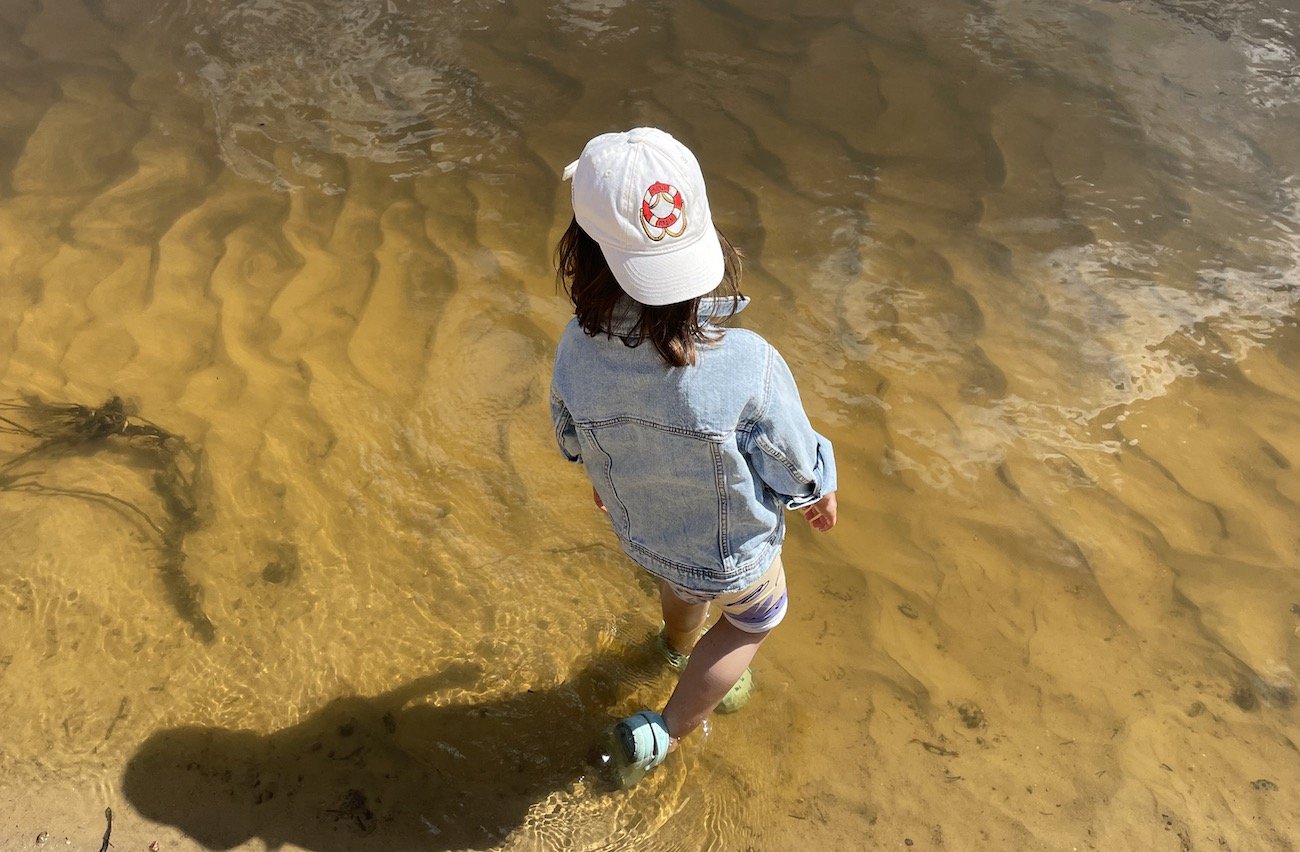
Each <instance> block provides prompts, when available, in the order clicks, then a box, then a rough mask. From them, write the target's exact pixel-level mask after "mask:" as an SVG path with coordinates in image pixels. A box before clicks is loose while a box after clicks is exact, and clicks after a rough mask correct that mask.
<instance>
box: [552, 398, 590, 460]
mask: <svg viewBox="0 0 1300 852" xmlns="http://www.w3.org/2000/svg"><path fill="white" fill-rule="evenodd" d="M551 423H552V424H554V426H555V442H556V443H557V444H559V445H560V452H561V453H563V454H564V457H565V458H566V459H568V460H569V461H571V462H580V461H582V445H581V444H579V443H578V430H577V428H575V427H574V425H573V416H572V415H570V414H569V409H568V408H567V407H566V406H565V404H564V400H563V399H561V398H560V395H559V394H558V393H556V392H555V388H554V387H552V388H551Z"/></svg>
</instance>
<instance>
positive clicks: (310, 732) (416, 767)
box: [123, 641, 662, 852]
mask: <svg viewBox="0 0 1300 852" xmlns="http://www.w3.org/2000/svg"><path fill="white" fill-rule="evenodd" d="M661 668H662V663H660V662H658V661H657V660H656V658H655V656H654V652H653V648H652V645H651V642H649V641H646V642H643V643H641V644H640V645H639V646H637V647H636V648H633V649H628V650H625V651H623V652H622V653H614V652H604V653H602V654H600V655H598V656H597V657H595V658H594V659H593V660H592V661H591V662H590V663H589V664H588V665H587V666H586V667H584V668H583V669H582V671H580V672H579V673H578V674H577V675H576V676H575V677H574V678H573V679H571V680H569V681H568V682H565V683H561V684H558V685H556V686H553V687H549V688H545V689H537V690H529V691H527V692H523V693H519V694H516V695H511V696H508V697H503V698H500V699H497V700H494V701H489V702H485V703H481V704H454V703H452V704H443V705H441V706H435V705H433V704H427V703H423V704H422V703H414V704H413V702H416V701H418V700H419V699H421V698H424V697H426V696H432V695H434V694H438V693H444V694H445V693H446V692H447V691H449V690H456V689H465V688H472V687H473V686H474V684H475V683H476V682H477V680H478V678H479V676H480V674H481V670H480V669H479V667H478V666H476V665H471V664H461V665H455V666H451V667H449V668H448V669H446V670H444V671H442V672H440V673H438V674H434V675H430V676H427V677H422V678H419V679H418V680H415V681H413V682H411V683H410V684H407V685H405V686H402V687H399V688H397V689H394V690H393V691H391V692H388V693H386V694H383V695H379V696H375V697H371V698H364V697H347V698H340V699H337V700H335V701H332V702H330V703H329V704H327V705H326V706H325V707H323V708H321V709H320V710H318V711H317V712H315V713H313V714H312V715H311V716H310V717H308V718H307V719H305V720H303V721H302V722H301V723H299V724H297V725H295V726H293V727H291V728H285V729H284V730H281V731H276V732H274V733H271V734H267V735H259V734H256V733H252V732H249V731H236V730H226V729H222V728H202V727H184V728H173V729H170V730H164V731H159V732H157V733H155V734H153V735H152V736H150V737H149V739H148V740H146V741H145V742H144V743H143V744H142V745H141V747H140V749H139V751H138V752H137V753H136V754H135V755H134V756H133V757H132V758H131V760H130V761H129V762H128V763H127V766H126V770H125V774H124V779H123V790H124V792H125V794H126V797H127V798H128V799H129V801H130V802H131V804H132V805H133V806H134V807H135V808H136V810H138V811H139V812H140V814H142V815H143V816H145V817H148V818H149V819H152V820H155V821H157V822H161V823H166V824H169V825H173V826H176V827H177V828H179V829H181V830H182V831H184V832H185V833H186V834H188V835H189V836H190V837H192V838H193V839H194V840H196V841H198V842H199V843H201V844H203V845H204V846H205V847H207V848H215V849H230V848H233V847H235V846H237V845H239V844H241V843H244V842H247V841H248V840H250V839H252V838H255V837H256V838H260V839H262V840H263V841H264V842H265V843H266V844H267V846H268V847H269V848H276V847H278V846H280V845H282V844H285V843H294V844H297V845H299V846H302V847H305V848H307V849H312V850H319V852H342V850H352V849H362V850H364V849H383V850H405V849H417V848H418V849H483V848H486V847H490V846H495V845H498V844H500V843H501V841H502V840H504V839H505V837H506V836H507V835H508V834H510V832H511V831H513V830H514V829H515V828H517V827H519V826H520V825H521V824H522V823H523V821H524V818H525V816H526V814H527V812H528V809H529V807H530V806H531V805H533V804H534V803H535V802H537V801H539V800H541V799H542V798H544V797H545V796H546V795H548V794H549V793H551V792H552V791H555V790H559V789H563V788H565V787H567V786H569V785H570V784H572V783H573V782H574V781H575V780H576V779H577V778H578V777H579V776H582V775H584V774H593V770H592V769H591V768H590V767H589V765H588V761H589V757H590V753H591V750H592V746H593V745H594V744H595V743H597V742H598V741H599V739H600V736H601V734H602V733H603V732H604V731H605V730H606V729H608V727H609V726H610V725H612V724H613V722H614V721H615V720H614V718H613V717H612V716H610V715H609V714H610V711H611V709H612V708H614V707H615V705H616V704H617V702H618V700H619V699H620V698H621V697H623V696H624V695H625V694H626V693H627V692H628V691H629V690H630V688H632V687H633V686H634V685H635V683H644V682H646V680H647V679H650V678H653V677H655V676H656V675H657V674H658V673H659V670H660V669H661ZM408 705H410V706H408Z"/></svg>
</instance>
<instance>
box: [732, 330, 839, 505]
mask: <svg viewBox="0 0 1300 852" xmlns="http://www.w3.org/2000/svg"><path fill="white" fill-rule="evenodd" d="M764 385H765V387H764V400H763V405H762V409H761V413H760V414H759V415H758V416H757V417H756V418H755V419H754V422H753V426H752V429H751V430H750V437H751V439H750V442H749V450H748V458H749V462H750V464H751V465H752V466H753V468H754V471H755V473H757V474H758V477H759V478H760V479H761V480H763V483H764V484H765V485H766V486H767V487H768V488H770V489H771V490H772V491H773V493H775V494H776V495H777V496H778V497H780V498H781V500H782V502H784V503H785V506H786V508H787V509H801V508H803V507H804V506H809V505H811V504H813V503H816V502H817V501H818V500H820V499H821V498H822V497H823V496H825V495H827V494H829V493H831V492H832V491H834V490H835V488H836V480H835V453H834V451H833V450H832V448H831V442H830V441H828V440H827V439H826V438H824V437H823V436H821V435H819V434H818V433H817V432H816V431H814V429H813V427H812V424H811V423H809V422H808V415H807V414H805V413H804V410H803V403H802V402H801V401H800V399H799V389H798V387H796V386H795V383H794V376H793V375H792V374H791V373H790V367H789V366H788V365H787V364H786V363H785V359H783V358H782V357H781V355H780V353H779V352H777V351H776V350H775V349H773V350H771V352H770V358H769V361H768V364H767V375H766V381H765V382H764Z"/></svg>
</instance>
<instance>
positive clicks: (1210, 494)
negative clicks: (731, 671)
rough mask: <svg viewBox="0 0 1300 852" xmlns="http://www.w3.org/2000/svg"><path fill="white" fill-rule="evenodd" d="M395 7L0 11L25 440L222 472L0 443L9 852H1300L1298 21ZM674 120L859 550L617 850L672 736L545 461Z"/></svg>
mask: <svg viewBox="0 0 1300 852" xmlns="http://www.w3.org/2000/svg"><path fill="white" fill-rule="evenodd" d="M372 6H374V4H364V3H355V2H350V0H329V2H324V3H316V4H295V3H288V2H286V3H278V4H266V3H257V2H234V0H231V2H223V3H217V2H212V0H171V1H170V2H167V3H164V4H146V3H134V2H113V0H109V2H103V3H100V2H95V3H84V4H83V3H80V2H76V0H52V2H48V3H45V4H42V5H40V6H39V8H38V6H37V4H29V3H20V2H12V3H6V4H3V5H0V163H2V164H3V168H2V169H0V399H10V400H19V399H22V398H24V397H39V398H41V399H44V400H47V401H60V402H76V403H84V404H87V405H98V404H100V403H103V402H104V401H105V400H107V399H109V398H111V397H113V396H115V395H116V396H121V397H123V398H125V399H126V400H127V401H128V402H129V403H130V405H131V406H133V408H132V410H133V411H134V412H135V416H136V417H137V418H145V419H147V420H148V421H150V422H152V423H154V424H157V425H158V427H159V428H161V429H165V430H167V431H169V432H171V433H174V434H176V435H179V436H183V438H184V440H185V441H187V442H188V443H189V445H191V446H193V447H194V448H196V449H198V450H201V453H202V463H201V464H200V465H199V466H198V468H197V469H196V471H195V472H194V475H193V476H192V477H188V474H187V478H185V479H184V482H185V483H186V488H185V489H181V490H177V488H176V487H174V485H172V486H169V485H168V482H171V481H172V480H169V479H168V478H167V475H168V471H169V470H171V469H170V468H168V467H167V462H166V460H165V459H162V458H161V457H160V456H159V455H157V454H156V453H153V452H152V451H149V450H148V449H147V448H145V449H142V448H141V446H140V445H139V444H140V442H139V440H138V439H137V440H136V441H135V444H133V443H132V442H131V441H128V440H126V439H124V438H122V437H120V436H119V437H113V438H108V439H104V440H102V441H99V442H92V443H89V444H84V445H80V446H77V447H72V448H68V447H53V448H49V447H46V448H43V449H40V450H39V451H38V452H35V453H32V454H30V455H27V456H23V455H21V454H23V453H24V452H27V451H30V450H32V449H33V448H34V447H36V446H38V445H39V441H37V440H35V439H33V438H32V437H31V436H24V435H21V434H13V433H12V432H11V433H0V465H4V467H2V468H0V540H2V541H3V543H4V546H3V548H0V685H2V686H3V690H2V691H0V717H2V718H3V719H4V720H5V721H4V725H3V729H4V734H3V736H2V737H0V848H4V849H8V848H28V847H29V846H31V845H32V844H33V843H34V841H35V838H36V837H37V835H38V833H40V832H46V831H48V832H49V833H50V842H52V843H53V844H54V845H56V846H64V845H65V844H64V842H63V841H64V838H67V839H68V840H69V841H70V843H71V845H72V846H74V847H75V848H98V844H99V843H100V841H101V838H102V836H103V832H104V820H103V816H102V814H103V810H104V808H105V807H106V806H107V807H112V808H113V810H114V813H115V817H116V818H115V823H114V828H113V841H114V845H115V847H116V848H118V849H143V848H145V847H146V846H147V845H148V844H149V842H150V841H152V840H155V839H157V840H159V841H160V843H161V844H162V848H164V849H168V848H170V849H194V848H215V849H228V848H248V849H259V848H263V847H269V848H281V847H283V848H303V849H311V850H350V849H375V850H381V849H382V850H401V849H415V848H420V849H431V848H432V849H438V848H446V849H460V848H475V849H483V848H496V847H501V848H508V849H520V850H523V849H541V848H555V849H632V848H638V849H640V848H648V849H690V850H695V849H701V848H715V849H746V848H753V849H763V850H768V849H770V850H783V849H795V848H798V849H841V848H896V847H901V846H903V845H904V844H906V845H909V846H911V847H913V848H923V849H934V848H953V849H1009V848H1014V849H1074V848H1079V849H1085V848H1091V849H1104V850H1109V849H1128V848H1134V849H1136V848H1142V849H1148V848H1150V849H1174V848H1181V849H1235V850H1254V849H1290V848H1293V845H1294V844H1296V843H1297V842H1298V841H1297V832H1298V831H1300V830H1298V829H1297V826H1300V796H1298V795H1297V791H1298V790H1300V760H1297V757H1298V755H1297V742H1300V724H1298V722H1297V708H1296V688H1297V686H1296V676H1295V669H1296V667H1297V666H1298V665H1300V640H1298V639H1297V627H1298V626H1300V575H1298V573H1297V571H1298V570H1300V509H1298V506H1300V474H1298V473H1297V469H1296V466H1297V465H1298V464H1300V426H1297V424H1298V423H1300V390H1297V388H1300V383H1298V382H1297V377H1298V376H1300V323H1298V322H1297V302H1298V301H1300V289H1298V288H1300V273H1298V272H1297V260H1298V259H1300V237H1298V236H1297V235H1298V234H1300V183H1298V182H1297V179H1296V177H1295V176H1296V175H1297V174H1298V173H1300V148H1298V147H1297V145H1296V143H1295V139H1296V138H1300V137H1298V136H1297V131H1300V83H1297V79H1296V67H1297V57H1296V49H1295V46H1294V45H1295V33H1297V32H1300V20H1298V19H1297V17H1298V16H1297V14H1296V13H1295V11H1294V10H1292V9H1291V8H1289V6H1287V4H1280V3H1279V4H1277V6H1276V7H1268V6H1263V5H1260V4H1250V3H1240V4H1222V3H1215V4H1210V3H1199V4H1196V3H1174V2H1149V3H1148V2H1136V3H1129V4H1122V5H1121V4H1113V3H1105V2H1100V0H1093V1H1092V2H1072V3H1066V4H1061V3H1045V2H1029V3H1023V2H1016V3H1009V2H996V0H994V2H984V3H975V2H969V3H963V2H957V1H956V0H943V2H937V0H936V2H926V3H923V4H913V5H911V6H908V5H906V4H904V5H903V6H898V5H897V4H884V3H846V2H842V0H763V2H755V3H745V4H736V5H727V4H714V3H695V2H688V3H679V4H661V3H646V4H632V3H625V2H622V0H558V1H557V2H551V3H547V4H515V7H511V6H509V5H506V4H498V3H494V2H489V0H472V1H471V0H466V2H463V3H453V4H432V5H431V7H430V4H415V3H406V2H402V3H397V2H395V3H391V4H387V5H386V6H384V7H383V10H382V11H377V10H378V9H379V7H378V6H374V8H372ZM640 123H652V124H657V125H659V126H663V127H665V128H667V129H669V130H670V131H672V132H674V133H675V134H676V135H678V136H679V137H680V138H682V139H683V140H685V141H687V142H688V144H690V145H691V146H692V147H693V148H694V149H695V150H696V151H697V153H698V154H699V156H700V159H701V160H702V162H703V164H704V167H705V172H706V175H707V176H708V177H709V181H710V193H711V196H712V201H713V208H714V210H715V215H716V217H717V220H718V223H719V225H720V226H721V227H722V228H724V229H725V230H726V231H727V232H728V234H729V235H730V236H731V237H732V239H733V240H734V241H735V242H737V243H738V244H739V245H741V246H743V247H744V248H745V249H746V250H747V254H748V270H747V278H746V289H747V291H748V292H749V293H750V294H751V295H753V296H754V297H755V304H754V306H753V308H752V309H751V310H750V311H747V312H746V314H745V322H746V324H747V325H749V326H750V327H753V328H755V329H757V330H758V331H760V332H761V333H763V334H765V335H766V336H768V337H769V338H770V339H771V340H773V341H774V342H775V343H777V345H778V346H779V347H780V348H781V349H782V350H783V352H785V353H786V355H787V358H788V360H789V361H790V362H791V365H792V367H793V369H794V372H795V374H796V376H797V377H798V379H799V381H800V384H801V388H802V390H803V395H804V399H805V403H806V405H807V407H808V409H809V411H810V413H811V414H812V417H813V419H814V421H815V422H817V423H818V424H819V426H821V427H822V431H824V432H825V433H826V434H827V435H829V436H830V437H831V438H832V440H833V441H834V442H835V445H836V448H837V455H838V457H839V463H840V469H841V494H840V500H841V525H840V526H839V527H838V528H837V529H836V530H835V531H834V533H832V534H831V535H829V536H825V537H816V538H814V537H813V536H812V535H811V534H810V533H809V532H808V531H807V530H806V529H802V528H796V529H793V530H792V533H791V536H790V541H789V544H788V546H787V549H786V562H787V565H788V566H789V568H790V582H791V588H792V601H793V603H792V610H791V615H790V617H789V619H788V620H787V622H786V624H785V625H783V626H782V627H781V628H780V630H779V631H778V632H777V633H775V634H774V635H773V637H772V639H771V640H770V641H769V642H768V643H767V644H766V645H765V646H764V650H763V653H762V654H761V655H760V657H759V661H758V663H757V678H758V681H759V689H758V692H757V696H756V699H755V701H754V702H753V704H752V705H751V706H750V707H749V708H747V709H746V710H745V712H743V713H742V714H739V715H737V716H734V717H727V718H722V719H719V720H717V721H716V722H715V724H714V725H713V730H712V732H711V734H710V735H709V736H708V737H707V738H696V740H695V741H693V742H690V743H688V744H687V747H686V748H685V749H684V750H683V753H682V754H681V755H680V756H678V757H674V758H673V759H672V760H671V761H670V762H669V763H668V764H667V765H666V766H665V767H663V768H662V769H660V770H658V771H657V772H656V773H655V774H654V775H652V776H651V777H650V778H649V779H647V781H646V782H645V783H643V784H642V785H641V786H639V787H637V788H636V789H634V790H632V791H629V792H625V793H619V794H613V795H607V794H602V793H599V792H598V791H596V790H595V789H594V788H593V784H592V782H591V779H589V778H588V777H587V775H586V770H585V768H584V760H585V757H586V751H587V748H588V746H589V745H590V744H591V742H592V741H593V739H594V738H595V737H596V735H597V734H598V733H599V732H600V731H601V730H602V729H603V728H604V727H605V726H606V725H608V724H609V723H610V722H611V721H612V720H613V719H614V718H616V717H618V716H620V715H623V714H624V713H625V712H628V711H630V710H632V709H635V708H638V707H640V706H644V705H647V704H657V703H659V702H660V701H662V700H663V698H664V697H666V695H667V692H668V690H669V689H670V688H671V681H670V679H669V676H668V674H667V673H665V672H663V671H661V670H660V669H659V668H657V667H656V665H655V664H654V661H653V657H652V654H651V653H650V651H649V648H648V638H649V637H650V636H651V635H652V634H653V633H654V631H655V630H656V628H657V625H658V615H657V612H656V609H655V604H654V597H653V589H652V587H651V585H650V584H649V582H648V581H647V580H646V578H645V577H644V576H641V575H639V574H638V573H637V572H636V571H635V570H633V568H632V567H631V565H630V563H628V561H627V560H625V559H624V558H622V557H621V556H620V554H619V553H618V552H617V547H616V544H615V542H614V540H613V538H612V536H611V534H610V532H609V531H608V529H607V528H606V527H605V526H604V525H603V523H602V518H601V517H599V516H598V513H597V512H595V510H594V509H593V508H592V507H591V506H590V498H589V492H588V491H587V489H586V488H584V486H583V481H582V479H581V476H580V474H579V473H578V472H576V471H574V470H573V469H571V468H569V467H568V466H566V465H565V464H564V463H563V462H562V461H561V460H560V459H559V456H558V454H557V453H556V452H555V450H554V448H553V446H552V438H551V431H550V427H549V423H548V420H547V415H546V410H545V389H546V387H547V384H548V381H549V370H550V357H551V352H552V348H553V345H554V342H555V339H556V337H557V336H558V333H559V330H560V329H561V328H562V326H563V324H564V322H565V321H566V319H567V314H568V311H567V310H566V302H565V300H564V298H562V297H561V296H560V295H557V293H556V290H555V286H554V280H553V273H552V269H551V266H550V249H551V246H552V245H553V241H554V240H555V238H556V237H557V236H558V234H559V232H560V230H561V229H562V227H563V226H564V224H565V223H566V222H567V218H568V201H567V196H566V192H567V187H566V186H565V185H563V184H562V183H561V182H560V179H559V171H560V169H561V168H562V167H563V165H564V164H565V163H567V162H568V161H569V160H570V159H572V158H573V157H574V156H575V155H576V154H577V152H578V151H579V150H580V148H581V145H582V143H583V142H584V141H585V140H586V139H587V138H588V137H589V136H591V135H593V134H595V133H597V132H600V131H604V130H607V129H613V128H622V127H627V126H632V125H635V124H640ZM9 411H11V412H12V411H13V410H12V409H10V410H9ZM21 412H22V409H19V410H18V413H21ZM0 413H3V412H0ZM133 422H139V421H138V420H137V421H133ZM170 446H175V445H170ZM186 471H189V468H188V467H187V468H186ZM178 494H181V495H183V497H184V500H182V501H181V502H182V504H183V505H178V503H177V499H176V498H177V495H178ZM187 501H188V502H187ZM178 519H179V520H178ZM191 521H192V522H191Z"/></svg>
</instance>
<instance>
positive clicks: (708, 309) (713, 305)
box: [610, 296, 750, 337]
mask: <svg viewBox="0 0 1300 852" xmlns="http://www.w3.org/2000/svg"><path fill="white" fill-rule="evenodd" d="M749 301H750V299H749V297H748V296H741V297H740V298H739V299H737V300H736V303H735V304H736V306H735V309H734V310H733V309H732V307H731V304H732V300H731V298H730V297H727V296H723V297H712V296H711V297H705V298H703V299H700V305H699V309H698V310H697V312H696V317H698V319H699V322H700V324H701V325H717V324H718V323H717V322H713V320H715V319H717V320H719V321H721V320H726V319H728V318H730V317H734V316H735V315H736V314H738V313H740V312H741V311H743V310H744V309H745V308H747V307H749ZM637 307H638V305H637V303H636V302H634V301H632V300H631V299H622V300H620V301H619V303H618V306H617V307H616V308H615V309H614V317H613V320H612V321H611V323H610V326H611V328H610V333H611V334H615V335H618V336H619V337H622V336H624V335H626V334H629V333H631V332H632V331H633V330H634V329H635V328H636V324H637V321H638V320H639V319H640V318H641V314H640V311H638V310H637Z"/></svg>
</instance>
